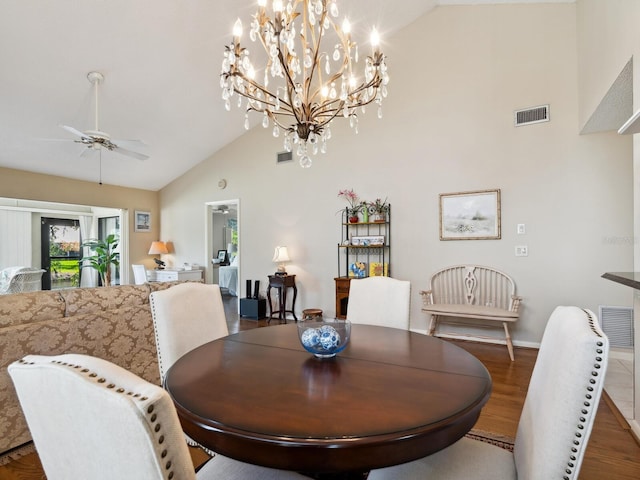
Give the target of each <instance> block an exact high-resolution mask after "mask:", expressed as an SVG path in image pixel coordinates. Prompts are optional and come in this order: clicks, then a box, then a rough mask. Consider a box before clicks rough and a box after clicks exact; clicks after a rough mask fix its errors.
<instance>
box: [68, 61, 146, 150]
mask: <svg viewBox="0 0 640 480" xmlns="http://www.w3.org/2000/svg"><path fill="white" fill-rule="evenodd" d="M87 78H88V79H89V81H90V82H91V83H92V84H93V86H94V93H95V128H94V129H93V130H86V131H84V132H81V131H80V130H78V129H77V128H74V127H70V126H68V125H60V126H61V127H62V128H64V129H65V130H66V131H67V132H69V133H72V134H74V135H75V136H77V137H79V138H80V139H79V140H74V142H76V143H82V144H84V145H86V146H87V149H92V150H98V151H102V149H103V148H106V149H107V150H109V151H111V152H116V153H119V154H122V155H126V156H128V157H133V158H137V159H138V160H146V159H147V158H149V155H145V154H143V153H139V152H134V151H132V150H129V149H126V148H123V147H122V146H121V145H119V144H120V143H121V142H126V143H134V142H135V143H139V144H140V145H144V143H142V142H141V141H139V140H114V141H111V136H110V135H109V134H108V133H106V132H103V131H101V130H100V127H99V123H98V114H99V102H98V97H99V95H98V93H99V86H100V83H102V82H103V81H104V75H102V74H101V73H100V72H89V73H88V74H87ZM85 151H86V150H85ZM83 153H84V152H83Z"/></svg>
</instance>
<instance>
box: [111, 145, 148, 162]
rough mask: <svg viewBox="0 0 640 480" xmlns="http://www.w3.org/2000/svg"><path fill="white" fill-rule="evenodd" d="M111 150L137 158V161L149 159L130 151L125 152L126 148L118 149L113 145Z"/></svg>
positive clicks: (142, 154) (146, 156)
mask: <svg viewBox="0 0 640 480" xmlns="http://www.w3.org/2000/svg"><path fill="white" fill-rule="evenodd" d="M112 150H113V151H114V152H118V153H120V154H122V155H126V156H128V157H133V158H137V159H138V160H146V159H147V158H149V155H145V154H144V153H138V152H134V151H132V150H127V149H126V148H122V147H119V146H118V145H114V146H113V149H112Z"/></svg>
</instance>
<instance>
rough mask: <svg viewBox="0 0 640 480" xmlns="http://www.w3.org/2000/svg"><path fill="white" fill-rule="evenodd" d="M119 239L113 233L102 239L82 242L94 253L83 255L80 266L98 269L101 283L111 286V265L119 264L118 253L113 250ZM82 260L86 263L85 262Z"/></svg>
mask: <svg viewBox="0 0 640 480" xmlns="http://www.w3.org/2000/svg"><path fill="white" fill-rule="evenodd" d="M119 242H120V240H119V239H118V237H117V236H116V235H114V234H111V235H109V236H107V238H106V239H104V240H99V239H95V238H94V239H90V240H87V241H86V242H84V243H83V244H82V246H83V247H89V248H90V249H91V250H92V251H93V252H94V254H93V255H91V256H90V257H84V259H83V265H82V267H83V268H84V267H92V268H95V269H96V270H97V271H98V274H99V275H100V280H101V281H102V285H103V286H105V287H110V286H111V266H112V265H113V266H115V267H117V266H119V265H120V253H119V252H116V251H114V250H115V249H116V248H117V247H118V243H119ZM84 260H86V261H87V262H88V263H87V264H85V263H84Z"/></svg>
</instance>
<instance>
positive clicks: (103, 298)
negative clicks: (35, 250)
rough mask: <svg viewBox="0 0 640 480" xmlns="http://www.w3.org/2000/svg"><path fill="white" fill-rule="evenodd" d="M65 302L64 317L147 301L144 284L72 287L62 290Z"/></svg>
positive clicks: (146, 288)
mask: <svg viewBox="0 0 640 480" xmlns="http://www.w3.org/2000/svg"><path fill="white" fill-rule="evenodd" d="M62 296H63V297H64V299H65V303H66V312H65V316H66V317H71V316H73V315H80V314H85V313H97V312H101V311H108V310H113V309H114V308H119V307H121V306H122V305H144V304H148V303H149V287H148V286H146V285H119V286H113V287H109V288H104V287H95V288H73V289H69V290H64V291H62Z"/></svg>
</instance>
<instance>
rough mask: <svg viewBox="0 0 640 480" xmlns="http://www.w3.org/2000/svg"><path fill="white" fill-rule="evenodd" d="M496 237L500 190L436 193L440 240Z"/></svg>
mask: <svg viewBox="0 0 640 480" xmlns="http://www.w3.org/2000/svg"><path fill="white" fill-rule="evenodd" d="M499 238H500V190H498V189H496V190H479V191H475V192H458V193H441V194H440V240H497V239H499Z"/></svg>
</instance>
